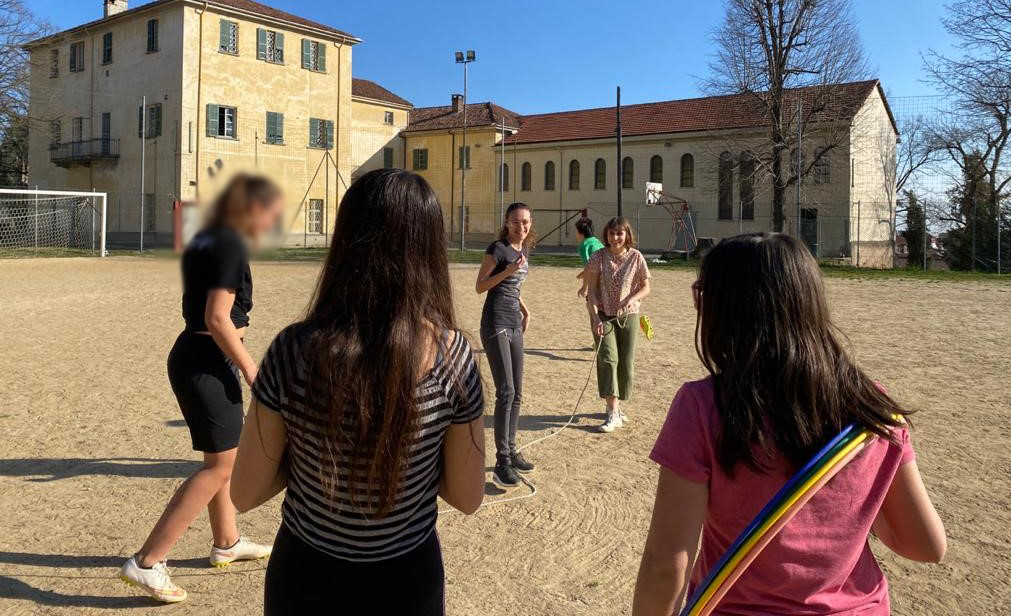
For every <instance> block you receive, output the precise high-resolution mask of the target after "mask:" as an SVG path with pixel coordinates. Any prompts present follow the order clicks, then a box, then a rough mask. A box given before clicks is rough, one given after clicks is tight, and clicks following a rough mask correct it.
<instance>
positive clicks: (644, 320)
mask: <svg viewBox="0 0 1011 616" xmlns="http://www.w3.org/2000/svg"><path fill="white" fill-rule="evenodd" d="M628 318H629V317H628V315H625V316H621V317H611V318H609V319H604V320H603V321H601V322H602V323H603V325H604V327H605V331H604V335H603V336H601V338H603V337H604V336H606V335H608V334H610V333H612V332H613V331H614V323H615V322H617V323H618V324H619V325H620V326H621V327H623V328H624V327H626V326H627V325H628ZM607 327H610V328H611V330H610V331H607V330H606V328H607ZM639 327H640V329H642V331H643V334H645V336H646V339H647V340H652V339H653V325H652V323H651V322H650V320H649V317H648V316H646V315H642V316H640V317H639ZM601 346H602V345H601V344H600V343H599V342H598V343H597V344H596V348H595V349H594V351H593V358H592V359H591V360H590V369H589V371H588V373H587V375H586V381H585V382H584V383H583V389H582V390H581V391H580V392H579V396H578V397H577V398H576V403H575V404H574V405H573V406H572V413H571V414H570V415H569V418H568V419H567V420H566V422H565V423H564V424H562V425H561V426H559V427H558V428H556V429H555V430H554V431H552V432H550V433H549V434H546V435H544V436H542V437H540V438H536V439H534V440H532V441H530V442H529V443H525V444H524V445H523V446H522V447H518V448H517V449H516V453H519V452H521V451H523V450H524V449H526V448H527V447H532V446H534V445H536V444H538V443H543V442H544V441H546V440H549V439H552V438H554V437H556V436H558V435H559V434H561V433H562V432H563V431H564V430H565V429H566V428H568V427H569V426H571V425H572V424H573V423H575V421H576V414H577V413H578V412H579V405H580V404H581V403H582V402H583V397H584V396H585V395H586V390H587V389H588V388H589V387H590V381H592V380H593V371H594V368H595V367H596V365H597V357H598V356H599V355H600V347H601ZM518 476H519V479H520V481H522V482H523V485H525V486H526V487H527V488H528V489H529V490H530V491H529V492H528V493H526V494H522V495H520V496H510V497H508V498H497V499H495V500H492V501H486V502H483V503H481V505H480V506H478V509H487V508H488V507H493V506H495V505H503V504H505V503H514V502H516V501H521V500H526V499H528V498H533V497H535V496H537V485H536V484H535V483H534V482H532V481H530V480H529V479H527V478H526V477H524V476H523V475H518ZM454 512H457V511H456V509H453V508H452V507H447V508H445V509H440V510H439V515H442V514H445V513H454Z"/></svg>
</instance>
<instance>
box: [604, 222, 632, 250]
mask: <svg viewBox="0 0 1011 616" xmlns="http://www.w3.org/2000/svg"><path fill="white" fill-rule="evenodd" d="M611 229H624V230H625V248H626V249H627V250H632V249H633V248H635V231H632V223H630V222H628V219H627V218H625V217H624V216H615V217H614V218H612V219H611V220H609V221H607V224H606V225H604V232H603V234H602V235H603V238H601V239H603V241H604V246H608V247H610V245H611V244H610V243H609V242H608V241H607V232H608V231H609V230H611Z"/></svg>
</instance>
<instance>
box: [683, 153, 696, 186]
mask: <svg viewBox="0 0 1011 616" xmlns="http://www.w3.org/2000/svg"><path fill="white" fill-rule="evenodd" d="M694 186H695V157H694V156H692V155H691V154H685V155H683V156H682V157H681V188H692V187H694Z"/></svg>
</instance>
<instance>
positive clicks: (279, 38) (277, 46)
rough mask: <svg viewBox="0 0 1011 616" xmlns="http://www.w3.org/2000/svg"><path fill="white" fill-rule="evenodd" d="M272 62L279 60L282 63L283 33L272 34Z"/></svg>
mask: <svg viewBox="0 0 1011 616" xmlns="http://www.w3.org/2000/svg"><path fill="white" fill-rule="evenodd" d="M273 60H274V62H280V63H281V64H284V33H283V32H277V33H275V34H274V57H273Z"/></svg>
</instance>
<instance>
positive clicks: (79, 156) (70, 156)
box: [49, 138, 119, 167]
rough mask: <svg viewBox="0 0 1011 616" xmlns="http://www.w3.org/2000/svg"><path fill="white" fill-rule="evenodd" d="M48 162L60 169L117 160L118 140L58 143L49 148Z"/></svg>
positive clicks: (100, 139)
mask: <svg viewBox="0 0 1011 616" xmlns="http://www.w3.org/2000/svg"><path fill="white" fill-rule="evenodd" d="M49 158H50V160H51V161H52V162H53V163H54V164H56V165H58V166H60V167H70V166H71V165H85V166H87V165H90V164H91V163H92V162H95V161H102V160H108V161H113V162H115V161H116V160H118V159H119V139H105V138H98V139H85V140H82V141H71V142H69V143H60V144H57V145H54V146H52V147H51V148H49Z"/></svg>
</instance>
